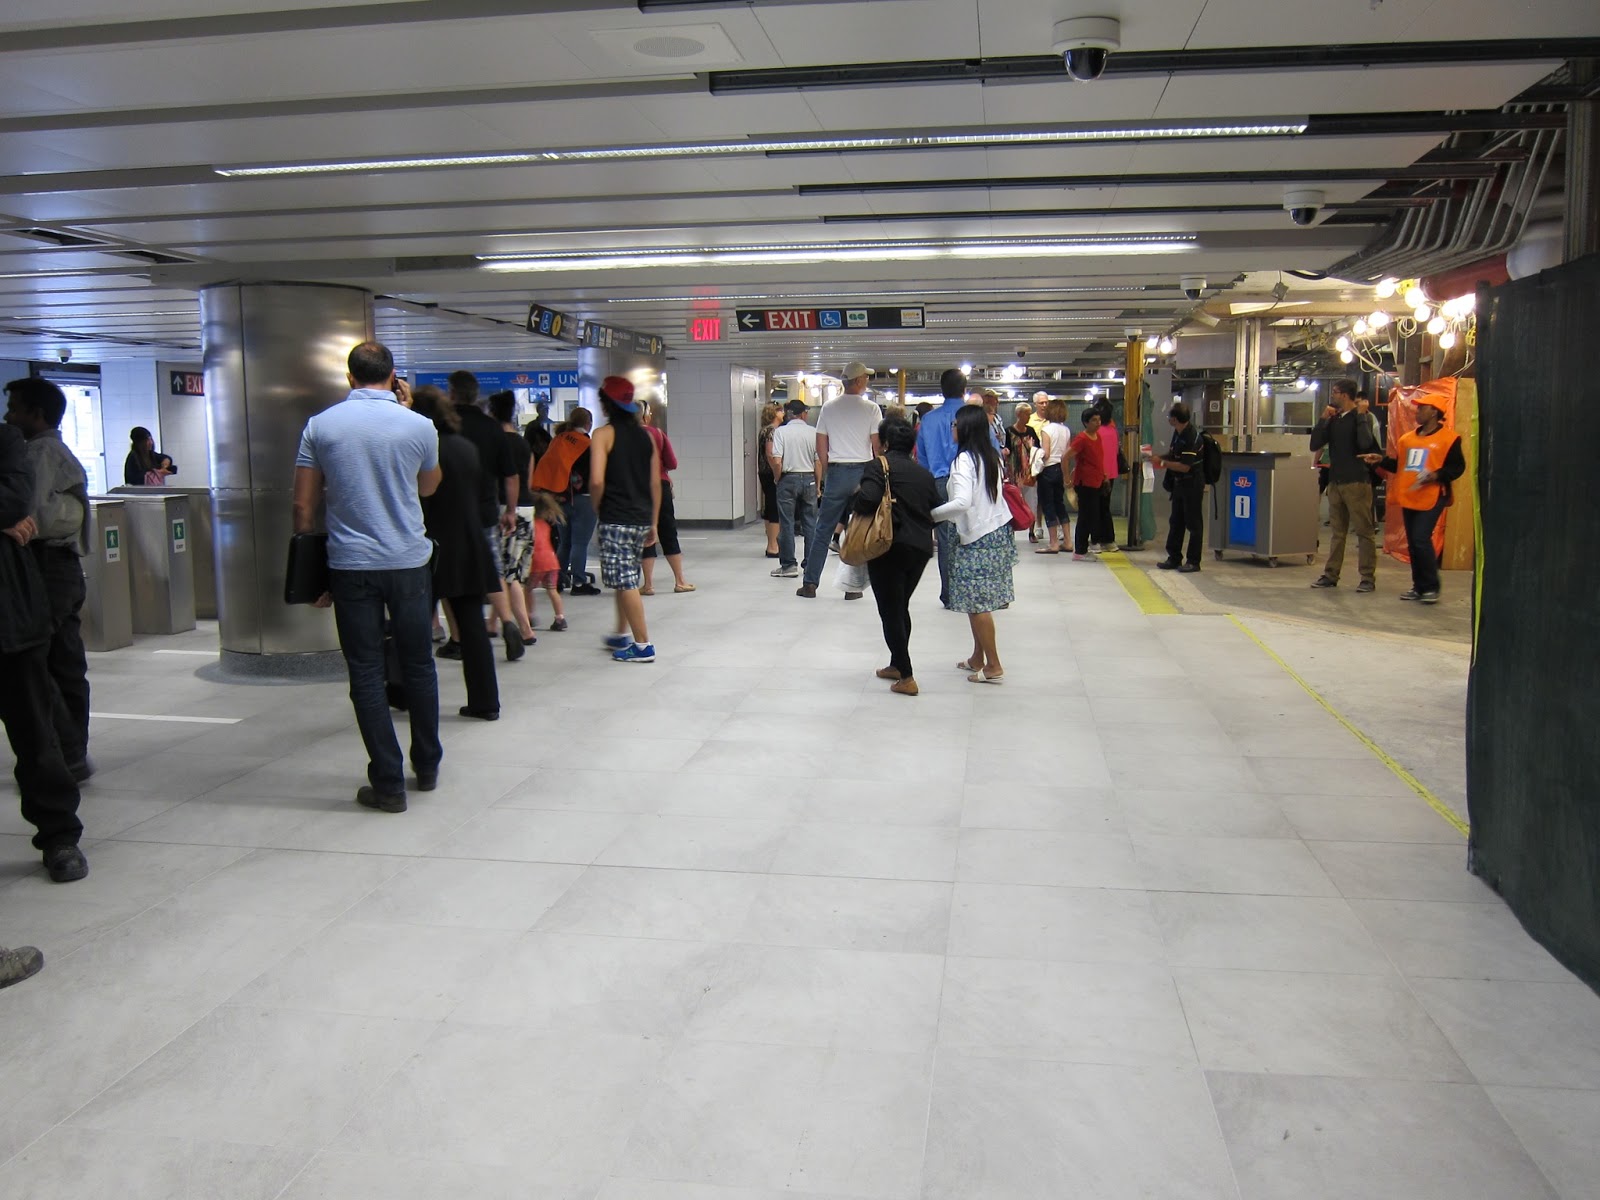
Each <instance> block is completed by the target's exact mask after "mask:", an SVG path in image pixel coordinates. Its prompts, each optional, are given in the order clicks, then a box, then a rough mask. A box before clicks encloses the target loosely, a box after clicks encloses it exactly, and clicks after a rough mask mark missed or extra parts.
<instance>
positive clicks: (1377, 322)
mask: <svg viewBox="0 0 1600 1200" xmlns="http://www.w3.org/2000/svg"><path fill="white" fill-rule="evenodd" d="M1367 324H1368V325H1370V326H1371V327H1372V328H1373V329H1382V328H1383V327H1384V326H1386V325H1388V324H1389V314H1388V313H1386V312H1384V311H1383V309H1381V308H1380V309H1379V310H1378V311H1377V312H1375V313H1373V314H1372V315H1371V316H1370V317H1368V318H1367Z"/></svg>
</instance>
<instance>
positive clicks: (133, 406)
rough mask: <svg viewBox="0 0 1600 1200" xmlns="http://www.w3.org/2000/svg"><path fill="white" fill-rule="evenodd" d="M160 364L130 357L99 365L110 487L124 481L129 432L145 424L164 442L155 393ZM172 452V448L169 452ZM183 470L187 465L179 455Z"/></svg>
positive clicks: (179, 464) (101, 416)
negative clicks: (123, 471) (123, 465)
mask: <svg viewBox="0 0 1600 1200" xmlns="http://www.w3.org/2000/svg"><path fill="white" fill-rule="evenodd" d="M156 371H157V366H156V363H155V360H153V359H128V360H117V361H114V362H108V363H102V364H101V365H100V423H101V425H102V427H103V431H104V436H105V447H106V473H107V475H108V477H109V479H110V486H112V487H117V486H119V485H120V484H121V483H122V463H123V460H124V459H125V458H127V457H128V431H129V430H130V429H132V428H133V427H134V426H135V425H143V426H144V427H145V428H146V429H148V430H149V431H150V432H151V433H153V434H155V438H156V445H157V446H160V445H161V411H160V407H159V404H158V401H157V395H158V393H157V392H156ZM169 453H170V451H169ZM172 457H173V458H174V459H176V460H177V462H178V466H179V468H180V469H185V468H187V465H188V464H186V463H185V462H184V461H183V460H182V459H180V458H178V456H177V455H176V454H174V455H173V456H172Z"/></svg>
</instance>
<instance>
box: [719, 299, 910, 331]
mask: <svg viewBox="0 0 1600 1200" xmlns="http://www.w3.org/2000/svg"><path fill="white" fill-rule="evenodd" d="M926 318H927V314H926V313H925V311H924V310H923V308H922V306H921V305H916V306H912V307H908V308H741V309H739V310H738V312H737V313H736V314H735V319H734V324H735V325H736V326H737V327H738V328H739V330H740V332H742V333H799V332H810V331H812V330H830V331H831V330H839V331H845V330H850V329H922V328H923V327H924V325H925V322H926Z"/></svg>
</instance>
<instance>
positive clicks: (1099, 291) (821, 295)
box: [605, 283, 1179, 308]
mask: <svg viewBox="0 0 1600 1200" xmlns="http://www.w3.org/2000/svg"><path fill="white" fill-rule="evenodd" d="M1178 290H1179V289H1178V285H1177V284H1175V283H1174V284H1170V285H1168V286H1165V287H1163V286H1160V285H1156V284H1149V283H1134V284H1128V285H1127V286H1125V287H1052V288H918V289H917V295H918V296H1060V295H1096V296H1123V295H1128V294H1130V293H1134V292H1161V291H1167V292H1176V291H1178ZM873 298H882V299H885V300H889V301H892V302H894V303H899V301H900V300H901V299H902V298H903V293H902V292H901V291H898V290H897V291H877V292H817V293H805V292H786V293H784V294H783V295H781V296H779V295H775V294H773V293H771V292H728V293H721V292H719V293H717V294H716V295H714V296H713V295H700V296H608V297H606V299H605V303H606V304H688V303H691V302H695V301H702V302H710V303H715V304H730V303H736V302H738V301H742V300H787V301H790V302H794V303H797V302H799V301H803V300H815V301H816V302H817V304H816V307H819V308H825V307H827V304H828V302H829V301H833V300H865V299H873Z"/></svg>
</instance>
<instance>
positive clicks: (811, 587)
mask: <svg viewBox="0 0 1600 1200" xmlns="http://www.w3.org/2000/svg"><path fill="white" fill-rule="evenodd" d="M794 594H795V595H796V596H803V597H804V598H805V599H807V600H815V599H816V598H817V585H816V584H814V583H805V584H801V585H800V587H798V588H797V589H795V593H794Z"/></svg>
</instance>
